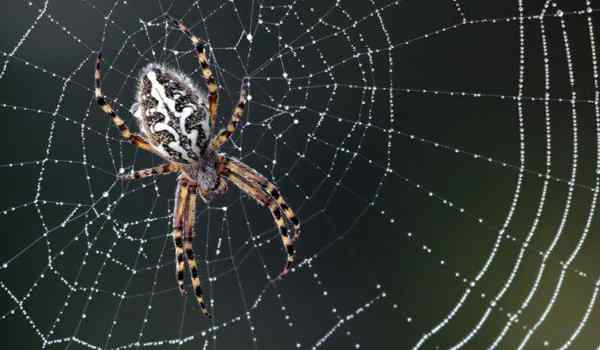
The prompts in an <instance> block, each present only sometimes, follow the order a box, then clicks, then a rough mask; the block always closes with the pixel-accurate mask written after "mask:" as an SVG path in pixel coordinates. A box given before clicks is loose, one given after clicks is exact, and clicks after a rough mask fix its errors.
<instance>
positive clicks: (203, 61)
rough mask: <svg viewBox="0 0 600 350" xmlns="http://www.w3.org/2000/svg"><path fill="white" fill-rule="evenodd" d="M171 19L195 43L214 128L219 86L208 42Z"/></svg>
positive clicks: (179, 22)
mask: <svg viewBox="0 0 600 350" xmlns="http://www.w3.org/2000/svg"><path fill="white" fill-rule="evenodd" d="M171 20H172V22H173V24H175V25H176V26H177V27H178V28H179V30H180V31H181V32H182V33H184V34H185V35H186V36H187V37H188V38H190V40H191V41H192V45H194V49H195V50H196V56H197V57H198V62H199V63H200V67H201V68H202V76H203V77H204V82H205V83H206V88H207V89H208V102H209V106H208V110H209V112H210V123H211V128H212V129H214V128H215V124H216V120H217V98H218V95H217V94H218V86H217V81H216V80H215V77H214V75H213V72H212V71H211V70H210V65H209V63H208V58H207V56H206V51H205V50H204V47H205V45H206V42H205V41H204V40H202V39H201V38H198V37H197V36H195V35H194V33H192V32H191V31H190V30H189V29H188V27H186V26H185V24H183V22H181V21H178V20H176V19H173V18H172V19H171Z"/></svg>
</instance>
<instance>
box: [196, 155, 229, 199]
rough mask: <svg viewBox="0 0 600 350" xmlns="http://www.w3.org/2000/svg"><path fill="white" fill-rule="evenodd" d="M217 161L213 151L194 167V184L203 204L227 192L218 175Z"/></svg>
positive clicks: (223, 182)
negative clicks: (196, 185)
mask: <svg viewBox="0 0 600 350" xmlns="http://www.w3.org/2000/svg"><path fill="white" fill-rule="evenodd" d="M217 163H218V159H217V156H216V154H215V152H214V151H211V150H209V151H207V152H206V153H205V155H204V156H203V157H202V159H201V160H200V161H199V162H198V164H197V165H196V167H197V169H196V172H195V173H196V182H197V183H198V187H199V189H200V195H201V197H202V199H203V200H204V201H205V202H210V201H211V200H212V199H213V198H214V197H215V196H217V195H220V194H222V193H224V192H225V191H227V186H226V183H225V181H224V180H222V179H221V178H220V176H219V174H218V171H217V168H218V164H217Z"/></svg>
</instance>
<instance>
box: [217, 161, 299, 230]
mask: <svg viewBox="0 0 600 350" xmlns="http://www.w3.org/2000/svg"><path fill="white" fill-rule="evenodd" d="M223 159H224V160H223V162H224V165H225V167H226V168H227V169H230V170H231V171H232V172H234V173H235V174H238V175H239V176H241V177H242V178H244V179H246V180H247V181H249V182H251V183H252V182H255V183H258V184H259V185H260V186H261V189H262V190H263V191H264V192H265V193H268V194H269V195H270V196H271V197H273V199H274V200H275V201H276V202H277V204H278V205H279V208H281V211H282V212H283V214H284V215H285V217H286V218H287V219H288V220H289V221H290V222H291V223H292V225H293V227H294V237H293V241H294V242H295V241H296V240H298V238H300V220H298V217H297V216H296V214H295V213H294V211H293V210H292V208H290V206H289V205H288V204H287V203H286V202H285V199H284V198H283V196H282V195H281V191H279V189H278V188H277V186H275V185H274V184H273V183H272V182H271V181H269V180H267V179H266V178H265V177H264V176H263V175H261V174H259V173H258V172H256V170H254V169H252V168H251V167H249V166H248V165H246V164H244V163H242V162H240V161H239V160H237V159H234V158H229V157H227V158H223Z"/></svg>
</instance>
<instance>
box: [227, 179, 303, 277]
mask: <svg viewBox="0 0 600 350" xmlns="http://www.w3.org/2000/svg"><path fill="white" fill-rule="evenodd" d="M225 176H226V177H227V179H228V180H229V181H230V182H231V183H233V184H234V185H236V186H237V187H238V188H239V189H240V190H242V191H243V192H245V193H246V194H247V195H248V196H250V197H252V198H253V199H254V200H256V201H257V202H258V203H259V204H261V205H263V206H265V207H267V208H268V209H269V210H270V211H271V215H272V216H273V220H274V221H275V225H276V226H277V229H278V230H279V233H280V234H281V241H282V243H283V246H284V248H285V250H286V253H287V260H286V264H285V266H284V267H283V270H282V271H281V273H280V274H279V276H278V279H281V278H283V277H284V276H285V275H287V273H288V272H289V270H290V268H291V267H292V265H293V264H294V261H295V259H296V254H295V249H294V239H292V238H290V236H289V233H288V229H287V225H286V222H285V220H284V219H283V214H282V210H281V209H280V205H279V204H278V202H277V200H276V199H274V198H273V197H272V196H271V195H270V194H269V193H267V192H264V191H263V189H262V188H261V187H260V185H259V184H258V183H256V182H251V181H249V180H248V179H244V178H243V177H242V176H240V175H239V174H237V173H235V172H233V171H230V172H226V173H225Z"/></svg>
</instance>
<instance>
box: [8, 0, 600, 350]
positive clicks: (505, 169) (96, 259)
mask: <svg viewBox="0 0 600 350" xmlns="http://www.w3.org/2000/svg"><path fill="white" fill-rule="evenodd" d="M334 3H335V2H334V1H329V0H326V1H310V0H309V1H232V2H229V1H216V0H209V1H204V0H202V1H197V2H192V1H179V0H177V1H167V0H153V1H141V0H129V1H126V2H124V1H116V2H115V1H93V2H91V1H75V0H71V1H57V0H54V1H49V2H48V3H47V6H46V7H45V3H44V2H43V1H40V0H32V2H31V3H28V2H27V1H17V0H12V1H10V2H8V3H7V4H4V6H3V8H2V11H3V15H2V23H3V24H2V25H0V31H1V32H0V49H1V51H2V53H3V56H2V58H1V62H2V63H3V64H2V65H0V68H1V67H2V66H3V65H4V64H6V70H5V72H4V73H0V74H1V75H0V83H1V84H2V85H1V86H2V89H1V92H0V104H1V105H0V111H1V115H2V122H3V125H2V129H3V131H4V133H3V135H4V137H2V138H0V142H1V144H0V147H2V150H3V151H2V153H1V155H0V158H1V159H0V163H1V168H0V169H1V170H0V175H1V176H2V181H1V182H0V186H1V191H2V198H3V199H2V205H1V207H0V210H1V211H3V212H0V214H3V215H0V218H1V220H2V221H1V223H2V229H3V235H2V237H3V238H2V244H0V261H1V262H5V263H6V267H5V268H3V269H0V288H1V289H0V315H1V317H0V323H1V324H2V327H1V329H2V335H3V337H2V338H3V339H4V346H5V347H6V348H10V349H13V348H14V349H17V348H19V349H37V348H41V347H43V346H46V348H49V349H64V348H69V349H83V348H90V347H91V346H97V347H101V348H119V347H123V348H132V347H133V348H135V347H137V344H138V343H139V345H146V346H151V347H152V348H158V349H172V348H180V349H192V348H193V349H201V348H202V349H203V348H205V347H206V348H211V349H217V348H219V349H247V348H248V349H294V348H297V347H298V346H299V348H302V349H307V348H312V347H313V346H319V347H321V348H324V349H352V348H357V347H358V346H360V348H362V349H405V348H412V347H413V346H414V345H415V344H417V343H418V341H419V339H421V338H422V337H423V335H424V334H426V333H429V332H431V331H432V330H433V329H434V328H436V326H438V325H439V324H444V326H443V327H442V328H441V329H440V330H439V331H436V332H435V333H436V334H435V335H434V336H432V337H431V338H429V339H428V340H427V341H426V342H425V343H424V344H423V346H422V349H446V348H451V347H452V346H454V345H456V344H457V343H458V342H460V341H461V340H463V339H464V338H465V337H466V336H469V342H468V343H466V344H465V345H464V346H463V348H466V349H481V348H487V347H489V346H491V345H492V343H493V342H494V341H495V340H496V339H497V337H498V334H499V333H501V332H502V330H503V329H504V327H505V325H506V322H507V321H508V320H509V319H511V317H513V316H514V315H516V322H514V323H512V326H511V327H510V328H509V329H508V330H507V333H506V335H505V336H504V337H503V338H502V342H501V343H500V344H499V345H498V348H501V349H511V348H517V347H518V345H519V343H520V342H521V341H522V339H523V337H524V336H525V335H526V334H527V332H528V331H529V330H531V329H532V328H533V327H534V325H535V324H536V323H537V322H538V320H539V319H540V317H542V315H543V314H544V311H545V310H546V309H549V312H548V314H547V317H545V318H544V322H542V323H541V325H540V326H539V328H538V329H537V331H536V332H535V333H534V334H533V336H532V337H531V339H530V341H529V343H528V346H527V347H526V348H529V349H544V348H558V347H560V346H562V345H563V344H565V343H567V342H569V343H568V345H570V346H571V348H573V349H592V348H594V349H595V348H596V347H598V346H599V345H600V338H598V336H597V332H594V330H595V329H598V327H599V325H600V313H599V312H598V305H597V303H594V301H595V299H594V298H595V293H597V292H598V290H597V288H596V287H595V286H596V281H597V280H598V263H597V258H598V256H599V255H598V250H599V248H600V239H599V238H598V219H597V216H596V214H597V206H596V203H595V201H594V200H595V197H594V193H595V191H594V189H595V188H596V186H598V172H597V169H598V162H597V159H598V154H599V150H598V147H597V143H598V138H597V133H598V132H599V131H600V130H599V129H598V125H599V124H597V123H598V113H599V111H598V109H597V107H598V106H597V105H595V104H594V102H593V101H594V98H595V96H596V95H595V94H597V92H598V89H597V88H596V87H595V85H594V84H595V80H594V71H593V68H594V66H593V63H594V61H595V57H596V56H595V54H593V52H592V45H591V43H592V40H591V36H590V33H589V27H588V19H590V20H591V21H592V23H593V38H594V39H595V40H596V42H597V41H598V25H597V23H600V18H598V15H597V12H596V10H593V9H592V10H591V11H590V12H589V13H588V12H587V11H586V8H587V7H588V6H591V7H592V8H594V5H596V6H595V7H598V6H597V5H598V4H593V3H592V4H587V3H586V2H585V1H580V0H577V1H560V2H557V3H548V4H546V5H547V6H545V5H544V2H543V1H525V2H524V7H523V9H522V10H521V12H520V10H519V6H518V3H517V2H516V1H498V2H489V1H485V2H483V1H471V0H468V1H466V0H465V1H462V0H461V1H460V2H455V1H449V0H448V1H429V2H425V1H399V2H398V3H394V2H390V1H379V0H372V1H371V0H369V1H349V0H346V1H340V2H339V5H338V6H334ZM544 8H545V12H544V13H545V17H543V22H542V21H541V20H540V18H539V17H538V16H539V14H540V13H541V12H542V9H544ZM40 11H41V12H40ZM559 11H562V13H563V15H562V16H559V15H558V14H559V13H560V12H559ZM164 14H169V15H171V16H173V17H176V18H184V20H185V22H186V23H187V24H188V26H190V27H191V28H192V29H193V30H194V32H196V33H197V34H199V35H200V36H202V37H204V38H206V39H207V40H208V41H209V42H210V47H211V48H212V50H211V61H212V63H213V70H214V71H215V74H216V76H217V79H218V81H219V83H220V85H221V89H220V96H221V98H220V114H219V116H220V119H219V121H220V122H221V123H222V122H223V121H224V120H226V118H228V117H229V114H230V111H231V105H232V102H233V101H235V100H236V99H237V94H238V91H239V85H240V81H241V78H242V77H244V76H248V77H250V81H251V94H252V97H253V99H252V102H251V103H250V105H249V107H248V110H247V112H246V114H245V117H244V120H245V122H244V124H242V126H241V127H240V130H241V131H240V132H238V133H237V134H236V136H235V137H234V142H233V143H232V144H229V145H227V146H226V147H225V149H224V150H225V151H226V152H228V153H229V154H231V155H233V156H236V157H238V158H241V159H243V161H244V162H246V163H247V164H249V165H251V166H252V167H254V168H256V169H257V170H259V171H260V172H262V173H263V174H265V175H266V176H268V177H269V178H270V179H272V180H273V181H275V182H276V183H277V185H278V186H279V187H280V188H281V190H282V192H283V193H284V194H285V197H286V199H287V200H288V202H289V203H290V205H291V206H292V207H293V208H295V209H296V211H297V212H298V215H299V217H300V219H301V220H302V222H303V231H302V232H303V236H302V239H301V241H300V242H299V243H298V245H297V248H298V253H299V257H300V261H301V262H300V266H299V268H297V269H295V270H294V272H293V273H291V274H290V275H289V276H288V278H286V279H285V280H284V281H282V282H279V283H277V284H271V283H269V278H272V277H273V276H275V275H276V274H277V273H278V272H279V269H280V268H281V264H282V263H283V259H284V254H283V252H282V250H281V247H280V241H279V238H278V236H277V234H276V232H275V231H274V229H273V223H272V219H271V217H270V215H269V213H268V212H267V211H266V210H265V209H263V208H259V207H258V206H257V205H256V204H255V203H254V202H253V201H252V200H251V199H248V198H246V197H245V196H242V195H240V193H239V192H238V191H237V190H236V189H234V188H233V186H231V189H230V191H229V192H228V193H227V194H226V195H225V196H224V197H222V198H219V199H217V200H215V201H214V202H212V203H210V205H209V206H206V205H204V204H200V205H199V208H198V217H197V225H196V233H197V238H196V240H195V249H196V252H197V253H198V254H199V255H200V256H201V257H202V260H203V261H202V264H201V268H202V276H203V281H204V284H205V289H206V294H207V295H208V298H209V299H212V304H211V310H212V312H213V314H214V318H213V319H212V320H207V319H206V318H203V317H202V316H201V315H200V312H199V311H198V309H197V307H196V306H195V304H194V300H193V298H191V297H187V298H181V297H180V296H179V295H178V291H177V289H176V286H175V281H174V276H173V270H174V266H173V248H172V243H171V239H170V236H169V232H170V218H169V215H170V212H171V208H172V205H173V201H172V197H173V190H174V184H175V181H174V180H175V176H173V175H171V176H166V177H164V178H160V179H155V180H146V181H143V182H140V183H131V184H121V183H119V182H117V181H116V179H115V174H117V173H118V172H119V169H120V168H124V169H131V167H133V168H135V169H142V168H144V167H147V166H151V165H153V164H159V163H160V160H159V159H157V158H155V157H152V156H150V155H148V154H143V153H142V152H140V151H136V150H135V149H134V147H132V146H130V145H128V144H125V143H123V142H121V140H120V139H119V135H118V133H117V132H116V131H115V130H114V126H112V124H111V123H110V122H109V121H108V120H107V118H106V117H105V115H103V114H102V113H101V112H100V111H99V110H98V108H97V107H96V106H95V104H94V100H93V65H94V60H95V55H96V51H97V50H99V49H102V51H103V53H104V57H105V62H104V73H105V75H104V90H105V93H106V94H107V95H108V97H109V98H111V99H113V101H114V105H115V107H116V109H117V110H118V111H119V113H120V114H121V115H122V116H123V117H124V119H125V120H126V121H128V124H129V125H130V126H131V127H132V128H135V123H134V121H133V119H132V116H131V115H130V113H129V112H128V109H129V106H130V105H131V104H132V99H133V95H134V91H135V86H136V78H137V74H138V71H139V70H140V69H141V68H142V67H143V66H144V65H145V64H147V63H149V62H153V61H158V62H161V63H164V64H168V65H170V66H173V67H176V68H178V69H180V70H182V71H183V72H185V73H187V74H189V75H190V76H191V77H192V78H193V79H194V80H195V81H197V82H198V84H199V85H201V84H202V81H201V75H200V72H199V71H198V67H197V63H196V61H195V59H194V57H193V56H192V55H191V54H190V45H189V42H188V41H187V39H186V38H185V37H184V36H182V35H181V34H180V33H179V32H177V31H176V30H174V28H167V29H165V27H164V24H163V23H164V21H163V19H162V18H163V17H161V16H163V15H164ZM520 14H521V15H522V16H525V17H523V18H521V19H519V17H518V16H519V15H520ZM36 17H39V19H36ZM150 21H152V23H153V24H152V25H148V24H146V22H150ZM354 23H356V25H354ZM542 23H543V28H544V30H543V31H542ZM520 29H522V30H523V33H524V36H523V37H522V38H520V36H519V33H520ZM29 30H30V32H29V33H27V32H28V31H29ZM248 32H252V33H253V39H252V42H249V41H248V40H247V38H246V34H247V33H248ZM565 36H566V37H565ZM21 38H25V39H24V41H23V42H22V44H21V43H20V42H19V41H20V40H21ZM544 38H545V39H544ZM565 40H566V41H567V42H568V46H566V45H565ZM15 48H16V49H15ZM520 48H524V51H523V52H520ZM13 51H14V53H13ZM521 58H522V59H523V62H522V63H521V64H520V59H521ZM545 58H547V59H548V60H547V66H545V65H544V63H545ZM390 62H391V63H390ZM520 67H521V68H522V69H523V70H522V71H521V72H520ZM570 72H571V74H572V76H573V77H574V79H571V78H570ZM284 74H285V75H284ZM520 78H522V80H521V81H520ZM546 81H548V82H549V85H547V83H546ZM520 82H521V83H522V86H521V87H519V83H520ZM572 83H574V84H572ZM374 86H375V87H377V89H371V87H374ZM364 87H369V88H368V89H367V88H364ZM463 92H464V94H462V93H463ZM545 93H548V94H549V96H550V99H544V98H543V97H544V94H545ZM519 95H521V97H522V98H520V99H519V98H518V96H519ZM572 98H574V102H573V103H572V102H571V99H572ZM294 119H297V120H298V123H297V124H296V123H294ZM546 175H548V176H547V177H546ZM545 179H547V180H546V181H545ZM104 194H106V195H104ZM224 207H226V208H227V211H224V210H223V209H222V208H224ZM588 220H589V223H588ZM217 249H220V252H219V253H218V254H217ZM544 256H546V258H545V259H544ZM572 256H573V258H571V257H572ZM517 267H518V268H517ZM482 270H485V274H483V276H482V277H481V278H477V276H478V274H479V273H480V272H481V271H482ZM133 271H135V272H136V273H133ZM513 271H516V273H512V272H513ZM540 271H543V273H542V274H541V275H540V274H539V272H540ZM538 276H541V277H540V278H539V279H538ZM533 286H536V289H535V294H533V295H532V297H531V299H528V295H529V294H530V292H531V290H532V288H533ZM505 287H508V288H506V289H505ZM557 288H558V291H559V293H558V294H557V296H556V295H554V294H555V290H556V289H557ZM465 293H467V294H468V296H467V297H466V299H462V298H463V295H465ZM461 299H462V300H463V301H461ZM494 300H496V302H495V303H494ZM525 300H530V302H529V303H528V304H527V306H526V307H524V308H522V311H519V312H517V311H518V310H520V308H521V307H522V305H523V302H524V301H525ZM458 304H460V306H459V307H457V305H458ZM550 305H551V307H550ZM488 308H489V309H488ZM455 309H458V311H456V312H453V310H455ZM349 315H353V317H351V318H347V317H348V316H349ZM449 315H451V316H449ZM447 317H451V319H450V320H449V322H447V323H446V322H445V319H446V318H447ZM482 317H485V322H484V323H482V324H481V325H480V326H477V325H478V323H479V322H480V320H481V319H482ZM583 321H585V322H584V325H583V327H582V328H581V330H579V325H580V323H581V322H583ZM474 329H475V331H474ZM332 330H333V331H332ZM330 331H332V332H331V333H330ZM574 333H575V334H577V335H578V336H577V337H575V338H574V340H573V341H572V343H571V340H570V338H571V337H572V335H573V334H574ZM471 335H472V337H471ZM71 337H73V338H71ZM44 339H45V340H46V341H50V343H46V344H45V343H44ZM179 340H183V341H179ZM321 340H322V341H321ZM52 341H54V342H52Z"/></svg>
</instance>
